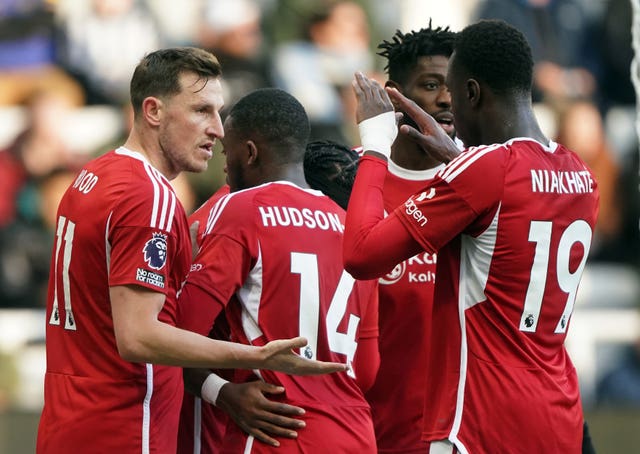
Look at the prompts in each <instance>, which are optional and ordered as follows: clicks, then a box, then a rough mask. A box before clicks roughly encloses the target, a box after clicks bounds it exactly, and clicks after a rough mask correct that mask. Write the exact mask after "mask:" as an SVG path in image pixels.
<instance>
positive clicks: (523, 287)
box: [345, 138, 598, 454]
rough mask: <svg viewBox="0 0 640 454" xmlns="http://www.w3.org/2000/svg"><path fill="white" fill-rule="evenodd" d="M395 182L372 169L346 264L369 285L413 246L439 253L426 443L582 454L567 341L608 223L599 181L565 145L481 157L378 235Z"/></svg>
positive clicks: (351, 226)
mask: <svg viewBox="0 0 640 454" xmlns="http://www.w3.org/2000/svg"><path fill="white" fill-rule="evenodd" d="M385 172H386V163H385V162H384V161H382V160H380V159H377V158H375V157H370V156H365V157H364V158H363V159H362V161H361V163H360V167H359V170H358V178H357V179H356V185H355V187H354V191H353V193H352V199H351V201H350V205H349V210H350V213H349V216H348V218H347V221H348V225H347V230H348V231H347V235H346V236H345V259H346V261H347V262H348V264H349V266H348V268H349V269H352V270H353V271H354V273H355V274H357V275H361V276H368V275H370V274H374V273H376V272H380V271H384V270H385V269H388V268H389V267H390V266H393V263H394V261H398V259H399V258H400V257H404V256H407V255H409V256H410V255H413V253H415V252H414V251H415V247H416V245H415V242H418V243H419V244H420V246H421V247H422V249H423V250H425V251H438V263H437V281H436V286H435V294H434V303H433V310H432V314H431V330H430V336H429V348H430V351H429V359H428V370H427V372H426V383H425V386H426V389H427V393H428V398H427V400H426V401H425V411H424V430H423V439H425V440H426V441H436V440H443V439H449V440H450V441H452V442H453V443H454V444H455V445H456V447H457V448H458V450H460V452H462V453H467V452H474V453H475V452H480V453H483V452H486V453H489V452H503V451H504V452H510V453H523V454H524V453H531V452H567V453H569V452H580V450H581V443H582V424H583V419H582V407H581V402H580V395H579V388H578V380H577V375H576V371H575V368H574V366H573V364H572V363H571V361H570V359H569V357H568V354H567V352H566V350H565V348H564V341H565V337H566V333H567V328H568V326H569V322H570V317H571V313H572V311H573V305H574V302H575V296H576V292H577V289H578V285H579V282H580V278H581V276H582V271H583V269H584V266H585V262H586V259H587V255H588V253H589V248H590V245H591V239H592V235H593V230H594V227H595V222H596V218H597V211H598V192H597V185H596V183H595V180H594V179H593V177H592V175H591V173H590V172H589V171H588V169H587V168H586V166H585V165H584V163H583V162H582V161H581V160H580V159H579V158H578V157H577V156H576V155H575V153H573V152H571V151H569V150H567V149H566V148H564V147H563V146H561V145H558V144H556V143H553V142H551V143H550V145H549V146H544V145H542V144H540V143H538V142H536V141H534V140H532V139H528V138H521V139H513V140H511V141H509V142H507V143H504V144H497V145H491V146H482V147H477V148H470V149H468V150H467V151H466V152H464V153H462V154H461V155H460V156H459V157H457V158H456V159H454V160H453V161H451V162H450V163H449V164H448V165H447V166H446V167H445V168H444V169H443V170H441V171H440V172H439V173H438V174H437V175H436V177H435V178H434V179H433V181H432V182H431V183H430V184H429V185H428V186H427V187H426V188H424V189H423V190H422V191H420V192H419V193H417V194H415V195H414V196H412V197H411V198H409V199H408V200H407V201H406V202H405V204H404V205H402V206H400V207H398V208H397V209H396V210H395V211H394V213H392V214H391V215H390V216H389V217H388V218H387V219H386V220H385V221H384V222H381V223H378V224H377V225H375V226H374V227H373V228H372V227H370V226H371V225H372V223H374V224H375V223H377V222H379V221H378V220H380V213H381V212H382V206H381V201H380V200H379V199H378V198H376V197H375V195H372V194H375V193H374V191H375V190H376V188H379V187H381V185H382V182H383V181H384V177H383V175H384V173H385ZM376 204H377V206H376ZM352 207H353V208H354V209H353V210H352ZM382 238H386V239H387V241H388V242H389V243H390V244H389V245H388V247H387V248H384V247H379V244H380V243H381V239H382ZM411 238H412V239H411ZM373 245H376V249H372V247H373ZM385 261H386V262H385ZM356 268H357V270H358V272H356Z"/></svg>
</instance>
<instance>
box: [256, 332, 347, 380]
mask: <svg viewBox="0 0 640 454" xmlns="http://www.w3.org/2000/svg"><path fill="white" fill-rule="evenodd" d="M306 345H307V340H306V339H305V338H304V337H294V338H292V339H278V340H274V341H271V342H269V343H268V344H267V345H265V346H264V347H261V353H260V354H261V365H260V366H259V367H258V368H260V369H269V370H276V371H280V372H284V373H286V374H290V375H322V374H330V373H332V372H344V371H346V370H348V367H347V365H346V364H342V363H331V362H324V361H315V360H310V359H307V358H303V357H302V356H300V355H298V354H297V353H295V352H294V350H297V349H300V348H302V347H304V346H306Z"/></svg>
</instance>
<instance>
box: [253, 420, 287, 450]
mask: <svg viewBox="0 0 640 454" xmlns="http://www.w3.org/2000/svg"><path fill="white" fill-rule="evenodd" d="M240 427H241V428H242V430H244V431H245V432H246V433H248V434H249V435H252V436H253V437H254V438H255V439H256V440H260V441H261V442H263V443H266V444H268V445H270V446H275V447H278V446H280V442H279V441H278V440H276V439H275V438H271V437H270V436H269V435H267V434H266V433H264V432H263V431H262V430H260V429H256V428H252V427H249V426H245V425H244V424H240ZM287 438H295V437H287Z"/></svg>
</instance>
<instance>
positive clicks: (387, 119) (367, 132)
mask: <svg viewBox="0 0 640 454" xmlns="http://www.w3.org/2000/svg"><path fill="white" fill-rule="evenodd" d="M352 85H353V91H354V93H355V95H356V100H357V107H356V120H357V121H358V130H359V132H360V143H361V144H362V148H363V149H364V151H365V152H369V151H374V152H376V153H380V154H382V155H383V156H384V157H385V158H387V159H389V157H390V156H391V144H393V141H394V140H396V136H397V135H398V126H397V120H396V116H395V113H394V110H393V104H391V99H389V95H388V94H387V92H386V91H385V90H384V88H382V86H380V84H379V83H378V82H376V81H375V80H373V79H369V78H368V77H366V76H365V75H364V74H362V73H361V72H357V73H356V74H355V78H354V79H353V83H352Z"/></svg>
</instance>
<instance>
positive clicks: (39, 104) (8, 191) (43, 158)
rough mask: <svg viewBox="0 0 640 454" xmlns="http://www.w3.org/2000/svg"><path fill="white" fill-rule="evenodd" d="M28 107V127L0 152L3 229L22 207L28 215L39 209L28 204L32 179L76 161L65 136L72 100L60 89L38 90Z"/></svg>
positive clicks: (24, 213)
mask: <svg viewBox="0 0 640 454" xmlns="http://www.w3.org/2000/svg"><path fill="white" fill-rule="evenodd" d="M26 109H27V125H26V127H25V129H24V130H23V132H22V133H20V134H19V135H18V137H17V138H16V139H15V140H14V142H13V143H12V144H11V145H10V146H9V147H8V148H7V149H6V150H2V151H0V164H1V165H0V228H2V227H3V226H5V225H7V224H8V223H10V222H11V221H13V220H14V219H15V217H16V215H17V213H18V211H19V209H20V210H21V211H22V215H23V216H27V217H33V216H32V213H34V212H36V211H37V210H36V209H35V208H34V206H33V205H32V204H29V203H28V201H29V199H30V198H29V196H28V194H29V182H31V181H32V180H37V179H38V178H41V177H43V176H45V175H47V174H49V173H50V172H52V171H53V170H54V169H57V168H60V167H67V166H74V165H75V164H76V163H75V162H74V161H75V159H77V155H75V154H74V153H73V152H72V150H70V149H69V148H68V147H67V145H66V142H65V140H64V137H63V136H62V131H63V130H64V129H65V127H64V126H65V122H66V120H67V118H68V115H69V113H70V112H71V109H72V106H71V104H70V102H69V99H68V98H67V97H65V96H64V94H61V93H59V92H57V91H39V92H35V93H33V95H32V96H31V98H30V99H29V101H28V102H27V105H26ZM20 201H22V202H23V203H22V206H21V207H19V202H20Z"/></svg>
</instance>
